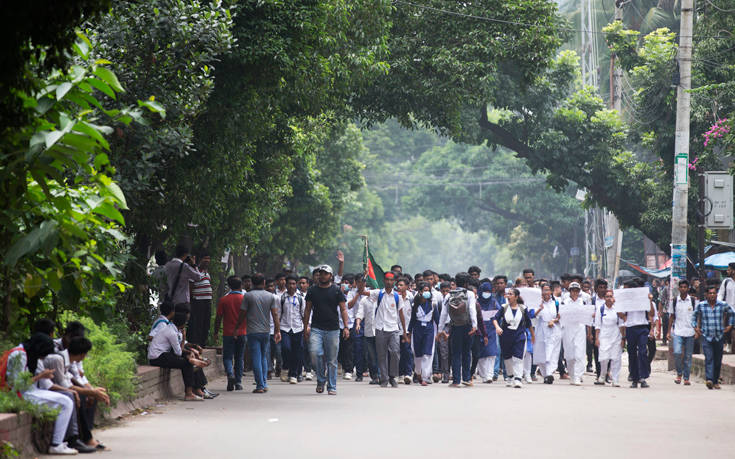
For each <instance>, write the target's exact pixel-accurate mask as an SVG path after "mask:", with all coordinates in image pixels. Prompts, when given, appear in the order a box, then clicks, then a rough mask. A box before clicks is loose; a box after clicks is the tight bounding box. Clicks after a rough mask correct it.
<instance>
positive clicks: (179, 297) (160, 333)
mask: <svg viewBox="0 0 735 459" xmlns="http://www.w3.org/2000/svg"><path fill="white" fill-rule="evenodd" d="M198 258H199V260H198V262H197V259H196V258H195V257H193V256H191V254H190V253H189V249H188V248H187V247H186V246H184V245H180V246H177V248H176V251H175V253H174V257H173V258H172V259H171V260H168V261H167V260H165V258H164V257H163V255H161V256H160V257H158V261H159V267H158V268H157V269H156V270H155V271H154V272H153V274H152V276H153V278H154V282H155V283H157V284H158V287H159V294H160V301H159V305H158V308H159V312H160V316H159V317H158V318H157V319H156V320H155V321H154V322H153V324H152V326H151V329H150V332H149V334H148V339H149V344H148V353H147V357H148V361H149V363H150V364H151V365H154V366H159V367H162V368H173V369H178V370H180V371H181V373H182V378H183V381H184V387H185V393H184V400H186V401H203V400H205V399H212V398H215V397H217V396H218V395H219V394H217V393H214V392H211V391H209V390H208V389H207V379H206V376H205V375H204V372H203V371H202V369H203V368H205V367H207V366H209V365H210V364H211V362H210V361H209V360H208V359H207V358H206V357H204V355H203V348H204V347H205V346H206V345H207V340H208V337H209V336H210V323H211V314H212V310H211V308H212V299H213V290H212V285H211V280H210V277H209V274H208V267H209V262H210V260H209V256H207V255H206V253H203V254H200V256H199V257H198ZM337 258H338V261H339V269H338V272H337V273H336V274H335V273H334V271H333V269H332V267H331V266H329V265H327V264H324V265H320V266H317V267H316V268H314V269H313V271H312V273H311V276H297V275H295V274H294V273H292V272H289V271H284V272H281V273H278V274H277V275H275V276H274V277H273V278H266V276H264V275H262V274H254V275H244V276H230V277H229V278H227V290H228V291H227V293H226V294H225V295H224V296H223V297H222V298H220V299H219V300H218V302H217V306H216V313H215V323H214V333H213V334H212V335H213V337H214V338H215V340H218V338H219V335H220V333H221V334H222V345H223V346H222V347H223V361H224V367H225V372H226V374H227V391H239V390H243V389H244V387H243V381H244V372H245V366H246V363H249V365H251V366H252V372H253V384H254V385H255V388H254V390H253V392H254V393H257V394H263V393H266V392H268V381H269V380H271V379H272V378H273V377H276V378H280V379H281V380H282V381H284V382H288V383H290V384H299V383H301V382H303V381H305V380H306V381H312V380H313V379H316V392H317V393H324V392H325V391H326V393H327V394H330V395H336V394H337V379H338V378H337V376H338V368H339V367H340V366H341V368H342V378H343V379H344V380H354V381H356V382H361V381H363V380H364V378H366V377H367V378H368V381H369V384H371V385H376V386H380V387H392V388H396V387H398V385H399V383H403V384H411V383H414V384H417V385H419V386H427V385H430V384H434V383H443V384H448V385H449V387H455V388H460V387H463V386H464V387H467V386H473V385H474V384H475V383H476V382H477V383H483V384H492V383H493V382H495V381H498V380H499V379H500V378H501V377H502V379H503V381H504V382H505V384H506V385H507V386H509V387H515V388H522V387H523V385H524V384H529V383H532V382H534V381H542V382H543V383H544V384H554V383H555V381H558V380H568V381H569V383H570V384H572V385H581V384H582V383H583V377H584V374H585V371H586V372H587V373H590V374H593V375H594V378H593V383H594V384H595V385H601V386H602V385H608V386H613V387H620V386H621V370H622V355H623V352H624V351H625V350H626V349H627V352H628V372H627V373H628V375H627V377H628V378H627V379H628V382H629V383H630V387H632V388H646V387H649V382H648V378H649V376H650V373H651V361H652V360H653V357H654V355H655V346H656V340H655V337H656V334H657V333H659V334H660V337H661V338H662V339H663V340H664V342H665V343H666V342H667V341H668V340H671V341H672V344H673V353H674V360H675V363H676V364H675V366H676V377H675V380H674V382H675V383H676V384H682V383H683V385H687V386H689V385H691V384H692V381H691V379H690V378H691V362H692V354H693V352H694V351H695V348H697V347H699V348H701V350H702V352H703V353H704V356H705V370H706V372H705V373H706V374H705V385H706V387H707V388H709V389H719V388H720V368H721V364H722V356H723V351H724V347H725V343H726V341H727V342H729V335H730V332H731V329H732V328H733V325H735V313H734V312H733V311H734V309H733V308H734V307H735V264H733V265H731V266H730V267H729V269H728V271H727V277H726V278H725V280H724V281H723V282H721V283H720V282H719V281H716V282H712V281H710V282H706V283H705V285H701V283H700V282H699V280H694V281H693V282H692V283H691V284H690V282H689V281H688V280H686V279H682V280H679V281H678V284H677V285H676V286H674V288H671V286H669V285H668V283H667V282H664V283H663V284H662V285H661V284H660V283H659V282H654V283H653V284H652V285H647V284H645V283H644V282H643V280H642V279H630V280H628V281H627V282H625V284H624V287H625V288H636V287H642V286H647V287H649V291H650V294H649V295H648V304H647V305H646V304H644V305H642V307H641V308H638V309H639V310H628V311H625V312H624V311H620V310H618V309H616V300H615V291H614V290H613V289H611V288H610V286H609V285H608V282H607V281H606V280H605V279H596V280H591V279H585V278H584V277H583V276H582V275H578V274H565V275H562V276H561V279H560V280H549V279H537V278H536V275H535V273H534V271H533V270H532V269H525V270H523V275H522V277H519V278H517V279H515V280H514V281H512V282H509V279H508V278H507V276H505V275H495V276H493V277H492V278H490V277H482V271H481V270H480V268H479V267H477V266H470V267H469V268H468V270H467V271H466V272H460V273H457V274H456V275H454V276H450V275H448V274H438V273H436V272H434V271H432V270H425V271H423V272H421V273H417V274H415V275H413V276H411V275H409V274H407V273H404V272H403V269H402V268H401V266H400V265H394V266H392V267H391V269H390V271H388V272H386V273H385V274H384V276H383V278H382V284H383V285H384V286H383V287H382V288H369V284H371V283H373V284H374V283H375V281H376V279H374V278H368V274H369V273H368V272H367V271H366V272H365V273H361V274H354V275H353V274H343V272H342V271H343V267H344V256H343V255H342V254H341V253H338V257H337ZM370 274H372V272H371V273H370ZM528 287H531V288H535V289H538V293H540V300H537V301H525V300H524V298H523V295H522V294H521V292H522V291H524V292H527V291H526V290H524V288H528ZM698 287H701V289H699V290H698ZM699 292H704V296H703V297H701V298H700V296H701V295H700V293H699ZM535 303H537V304H535ZM55 328H56V325H55V324H54V323H53V322H52V321H50V320H48V319H41V320H39V321H37V322H36V323H35V324H34V326H33V330H32V334H31V336H30V338H29V339H28V340H27V341H25V342H23V343H21V344H19V345H18V346H17V347H15V348H13V349H11V350H9V351H8V352H6V353H5V354H4V355H3V359H2V360H0V370H2V371H0V376H1V377H0V386H1V387H2V388H4V389H8V388H12V389H13V390H16V391H17V392H18V395H19V396H21V397H23V398H24V399H26V400H28V401H30V402H31V403H35V404H42V405H47V406H50V407H53V408H57V409H58V410H59V415H58V417H57V418H56V421H55V424H54V430H53V437H52V441H51V446H50V448H49V450H48V452H49V453H50V454H76V453H78V452H83V453H88V452H94V451H98V450H104V449H106V448H105V446H104V445H103V444H101V443H100V442H99V441H97V440H96V439H95V438H94V436H93V435H92V430H93V428H94V416H95V408H96V405H97V403H106V404H109V403H110V398H109V396H108V394H107V391H106V390H105V389H104V388H102V387H95V386H93V385H92V384H90V382H89V381H88V380H87V378H86V377H85V375H84V367H83V362H84V359H85V358H86V356H87V353H88V352H89V351H90V349H91V347H92V343H91V342H90V341H89V339H87V338H86V337H85V329H84V326H83V325H82V324H81V323H79V322H70V323H68V324H66V330H65V333H64V335H63V336H61V337H60V338H58V339H53V335H54V330H55ZM26 372H27V373H30V374H31V375H33V376H32V380H31V381H27V383H28V384H25V385H24V383H23V381H22V379H23V375H24V374H27V373H26Z"/></svg>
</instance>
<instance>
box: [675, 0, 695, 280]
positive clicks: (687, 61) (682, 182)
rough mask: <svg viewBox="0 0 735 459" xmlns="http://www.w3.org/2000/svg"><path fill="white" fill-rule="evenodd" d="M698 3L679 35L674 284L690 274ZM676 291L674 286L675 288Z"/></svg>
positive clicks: (687, 6)
mask: <svg viewBox="0 0 735 459" xmlns="http://www.w3.org/2000/svg"><path fill="white" fill-rule="evenodd" d="M693 26H694V0H682V2H681V28H680V33H679V59H678V62H679V85H678V87H677V89H676V138H675V142H674V202H673V207H672V213H671V283H670V286H674V285H676V280H677V279H682V278H685V277H686V273H687V205H688V200H689V167H688V166H689V117H690V111H691V99H690V96H689V92H688V91H689V89H691V87H692V34H693V31H694V27H693ZM672 288H673V287H672Z"/></svg>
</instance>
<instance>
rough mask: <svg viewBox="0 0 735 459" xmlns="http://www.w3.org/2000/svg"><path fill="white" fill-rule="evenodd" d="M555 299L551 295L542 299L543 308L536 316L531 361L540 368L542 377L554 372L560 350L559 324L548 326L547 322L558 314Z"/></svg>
mask: <svg viewBox="0 0 735 459" xmlns="http://www.w3.org/2000/svg"><path fill="white" fill-rule="evenodd" d="M556 301H557V300H556V299H555V298H554V297H551V299H549V301H542V304H543V306H544V309H543V310H541V312H540V313H538V316H537V317H538V326H537V327H536V342H535V343H534V345H533V346H534V348H533V362H534V363H535V364H536V365H538V366H539V367H540V368H541V374H542V375H543V376H544V377H547V376H551V375H552V374H553V373H554V370H555V369H556V367H557V363H558V362H559V352H560V351H561V337H562V329H561V325H560V324H554V326H553V327H551V328H549V322H550V321H552V320H554V319H556V316H557V315H558V314H559V309H558V308H557V305H556Z"/></svg>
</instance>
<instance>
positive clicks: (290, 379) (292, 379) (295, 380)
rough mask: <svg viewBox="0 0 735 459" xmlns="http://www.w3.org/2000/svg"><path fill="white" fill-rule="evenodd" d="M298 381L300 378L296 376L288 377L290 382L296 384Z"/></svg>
mask: <svg viewBox="0 0 735 459" xmlns="http://www.w3.org/2000/svg"><path fill="white" fill-rule="evenodd" d="M298 382H299V380H298V379H296V378H294V377H291V378H288V383H289V384H296V383H298Z"/></svg>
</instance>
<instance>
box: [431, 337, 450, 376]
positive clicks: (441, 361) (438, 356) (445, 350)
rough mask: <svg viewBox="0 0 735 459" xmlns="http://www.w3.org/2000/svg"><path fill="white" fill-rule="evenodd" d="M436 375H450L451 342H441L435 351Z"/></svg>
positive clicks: (437, 344)
mask: <svg viewBox="0 0 735 459" xmlns="http://www.w3.org/2000/svg"><path fill="white" fill-rule="evenodd" d="M434 374H437V375H438V374H441V375H447V376H448V375H449V342H447V341H444V340H441V341H438V342H437V343H436V348H435V350H434Z"/></svg>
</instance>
